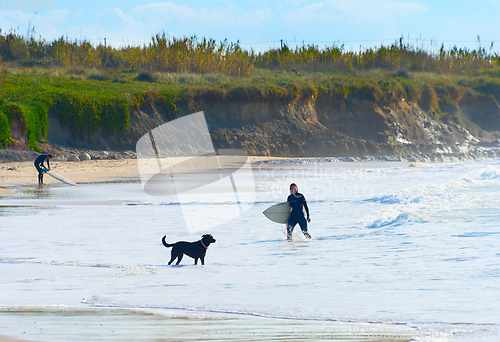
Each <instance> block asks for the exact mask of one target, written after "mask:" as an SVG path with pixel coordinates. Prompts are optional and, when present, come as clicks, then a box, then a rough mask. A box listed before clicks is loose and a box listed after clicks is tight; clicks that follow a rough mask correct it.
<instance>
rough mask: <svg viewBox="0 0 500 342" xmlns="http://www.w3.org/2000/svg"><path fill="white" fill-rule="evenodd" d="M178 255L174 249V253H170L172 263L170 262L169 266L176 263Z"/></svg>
mask: <svg viewBox="0 0 500 342" xmlns="http://www.w3.org/2000/svg"><path fill="white" fill-rule="evenodd" d="M176 253H177V251H174V250H173V249H172V252H170V261H169V262H168V264H169V265H170V264H171V263H173V262H174V260H175V258H177V254H176Z"/></svg>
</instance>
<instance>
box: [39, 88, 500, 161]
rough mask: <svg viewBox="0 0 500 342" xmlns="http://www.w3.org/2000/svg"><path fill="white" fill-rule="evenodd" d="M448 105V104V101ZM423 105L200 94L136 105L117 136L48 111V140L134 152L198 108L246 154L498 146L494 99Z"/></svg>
mask: <svg viewBox="0 0 500 342" xmlns="http://www.w3.org/2000/svg"><path fill="white" fill-rule="evenodd" d="M448 102H449V101H448ZM448 102H447V103H445V104H442V105H438V106H435V107H434V108H430V107H429V108H422V107H423V106H421V105H419V103H418V101H415V102H408V101H407V100H406V99H405V98H396V99H392V100H390V101H381V100H377V99H375V98H373V96H363V94H361V95H358V96H351V97H350V98H346V97H345V96H341V95H339V94H338V93H336V92H334V91H332V92H325V91H323V92H321V91H320V92H318V93H314V92H313V91H307V90H305V91H304V90H303V91H301V92H300V94H299V95H295V96H292V95H276V96H269V95H264V94H262V93H259V92H258V91H251V90H248V89H232V90H231V91H227V92H224V91H200V92H199V93H198V94H191V95H190V96H187V97H185V98H183V99H182V100H181V101H179V102H178V103H176V110H175V111H168V110H165V109H162V107H161V106H160V105H159V104H158V102H157V101H156V100H155V99H154V98H150V99H149V100H148V101H146V102H145V103H144V104H143V105H142V106H141V107H140V108H139V109H133V110H132V111H131V116H130V128H129V130H128V131H127V133H126V134H125V135H124V136H122V137H121V138H120V139H118V138H117V137H115V136H110V135H109V134H105V133H103V132H98V133H96V134H93V135H92V136H91V137H88V138H87V139H85V140H80V139H78V138H75V137H74V136H73V135H72V133H71V130H70V129H69V128H64V127H62V126H61V125H60V123H58V121H57V119H56V118H55V117H54V116H52V115H49V136H48V141H49V142H50V143H54V144H59V145H63V146H69V147H80V148H92V149H117V150H124V149H130V150H135V144H136V142H137V140H138V139H139V138H140V137H141V136H142V135H143V134H145V133H147V132H149V131H150V130H152V129H154V128H156V127H158V126H159V125H161V124H163V123H165V122H168V121H170V120H172V119H175V118H178V117H181V116H184V115H188V114H191V113H195V112H198V111H203V112H204V113H205V117H206V120H207V124H208V127H209V130H210V133H211V136H212V140H213V143H214V147H215V148H237V149H243V150H245V151H246V152H247V153H248V154H250V155H268V156H282V157H308V156H310V157H314V156H324V157H345V156H363V155H393V154H408V153H420V152H423V153H430V152H435V151H436V150H438V151H439V150H445V151H448V152H460V151H464V150H465V149H467V148H468V147H469V146H471V145H475V144H478V143H479V144H490V145H495V144H496V140H495V139H497V138H498V136H499V133H498V131H500V107H499V105H498V103H497V102H496V99H495V98H494V97H492V96H479V95H473V94H466V95H461V96H460V97H459V98H455V99H454V102H453V103H451V104H450V103H448Z"/></svg>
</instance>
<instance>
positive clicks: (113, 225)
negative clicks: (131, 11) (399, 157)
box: [0, 159, 500, 341]
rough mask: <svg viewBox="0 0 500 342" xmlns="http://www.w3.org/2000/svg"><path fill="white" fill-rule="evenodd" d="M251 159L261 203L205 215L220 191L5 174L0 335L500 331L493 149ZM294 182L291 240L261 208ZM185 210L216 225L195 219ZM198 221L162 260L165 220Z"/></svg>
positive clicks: (499, 180)
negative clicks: (182, 244) (465, 156)
mask: <svg viewBox="0 0 500 342" xmlns="http://www.w3.org/2000/svg"><path fill="white" fill-rule="evenodd" d="M248 172H250V174H251V177H252V178H253V181H254V183H255V189H254V190H255V203H254V201H252V202H251V203H250V202H249V203H246V205H247V207H249V208H250V209H249V210H247V211H246V212H244V213H242V214H241V215H239V216H237V217H235V218H233V219H231V220H229V221H227V220H225V219H224V210H225V209H224V208H228V207H231V206H235V205H237V204H236V203H227V202H226V203H220V208H222V209H224V210H218V211H217V213H218V216H217V215H216V216H213V215H212V216H205V214H204V211H203V210H198V208H201V207H202V206H206V205H207V202H208V204H210V205H216V206H217V204H218V203H215V202H214V203H210V198H208V199H207V197H206V196H200V200H197V199H196V196H194V197H193V198H192V200H190V201H188V202H182V203H180V202H179V200H178V199H177V198H176V197H175V195H171V196H151V195H148V194H146V193H145V192H144V190H143V188H142V184H141V182H140V180H139V178H138V177H124V178H122V179H119V180H117V181H110V182H89V183H82V184H80V185H79V186H77V187H70V186H67V185H64V184H53V185H49V186H45V187H43V188H38V186H35V185H16V186H12V188H14V189H15V190H16V194H14V195H7V196H3V197H0V232H1V236H2V239H1V243H0V274H1V277H0V336H7V337H11V338H22V339H26V340H33V341H63V340H71V341H89V340H95V341H114V340H116V341H118V340H120V341H138V340H140V341H159V340H162V341H168V340H184V341H193V340H200V341H201V340H211V341H214V340H221V341H222V340H228V341H229V340H246V341H250V340H255V341H258V340H269V341H290V340H335V339H343V340H363V341H366V340H391V339H392V340H394V339H395V340H418V341H456V340H475V341H500V337H499V336H498V334H500V291H499V290H500V231H499V229H498V221H499V219H500V211H499V208H500V160H498V159H485V160H477V161H464V162H448V163H428V164H424V165H423V166H420V167H409V162H379V161H371V162H332V161H325V160H317V159H316V160H315V159H304V160H299V161H294V162H287V161H274V162H261V163H254V164H253V165H252V170H251V171H248ZM292 182H293V183H296V184H297V185H298V188H299V192H300V193H302V194H304V196H305V198H306V199H307V202H308V205H309V209H310V212H311V223H310V224H309V233H310V234H311V236H312V240H306V239H304V237H303V235H302V233H301V231H300V228H299V227H298V226H297V227H296V228H295V230H294V236H293V240H292V241H291V242H290V241H286V237H285V226H284V225H283V224H277V223H274V222H271V221H269V220H268V219H267V218H266V217H265V216H264V215H263V214H262V212H263V211H264V210H265V209H266V208H268V207H269V206H271V205H273V204H276V203H279V202H284V201H285V200H286V198H287V196H288V194H289V191H288V188H289V185H290V183H292ZM241 198H242V200H243V201H244V200H245V196H242V197H241ZM186 209H188V210H187V211H186ZM187 212H189V213H191V214H190V215H194V216H198V220H200V222H206V226H207V227H210V228H209V229H204V227H203V226H204V224H203V223H201V224H200V227H199V228H198V229H196V230H197V231H196V232H194V233H191V234H190V233H189V232H188V230H187V229H186V223H185V222H186V219H185V217H184V216H185V215H186V213H187ZM200 216H201V217H200ZM218 217H219V218H220V221H221V222H223V223H222V224H220V225H217V219H218ZM214 220H215V221H214ZM205 233H210V234H212V235H213V236H214V238H215V239H216V240H217V242H216V243H214V244H212V245H210V247H209V248H208V250H207V256H206V259H205V265H204V266H201V265H197V266H194V265H193V259H191V258H189V257H187V256H185V257H184V259H183V260H182V262H181V264H180V265H179V266H174V265H172V266H168V265H167V262H168V261H169V259H170V249H166V248H165V247H164V246H163V245H162V243H161V238H162V237H163V236H164V235H167V241H168V242H175V241H180V240H184V241H195V240H198V239H200V235H201V234H205Z"/></svg>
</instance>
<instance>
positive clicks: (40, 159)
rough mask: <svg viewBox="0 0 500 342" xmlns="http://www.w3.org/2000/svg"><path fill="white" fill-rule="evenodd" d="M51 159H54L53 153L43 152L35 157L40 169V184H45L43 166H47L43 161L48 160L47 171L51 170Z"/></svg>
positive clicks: (37, 167)
mask: <svg viewBox="0 0 500 342" xmlns="http://www.w3.org/2000/svg"><path fill="white" fill-rule="evenodd" d="M49 159H52V154H41V155H39V156H38V157H37V158H36V159H35V167H36V170H37V171H38V184H40V185H43V170H42V167H45V165H43V163H44V162H45V161H47V167H46V169H47V171H50V164H49Z"/></svg>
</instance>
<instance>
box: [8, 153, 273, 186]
mask: <svg viewBox="0 0 500 342" xmlns="http://www.w3.org/2000/svg"><path fill="white" fill-rule="evenodd" d="M270 159H281V158H273V157H250V161H251V162H256V161H263V160H270ZM50 166H51V171H54V172H56V173H57V174H59V175H61V176H63V177H66V178H67V179H70V180H72V181H73V182H76V183H80V182H99V181H108V180H115V179H118V178H120V177H123V176H133V175H138V174H139V168H138V165H137V160H136V159H118V160H89V161H82V162H68V161H57V160H54V161H50ZM37 177H38V172H37V171H36V169H35V167H34V165H33V162H11V163H0V195H6V194H9V193H11V191H12V190H11V189H9V188H7V187H6V186H9V185H15V184H36V183H37V182H38V178H37ZM43 181H44V183H59V181H58V180H56V179H54V178H52V177H50V176H48V175H45V176H44V177H43ZM2 186H4V188H1V187H2Z"/></svg>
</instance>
